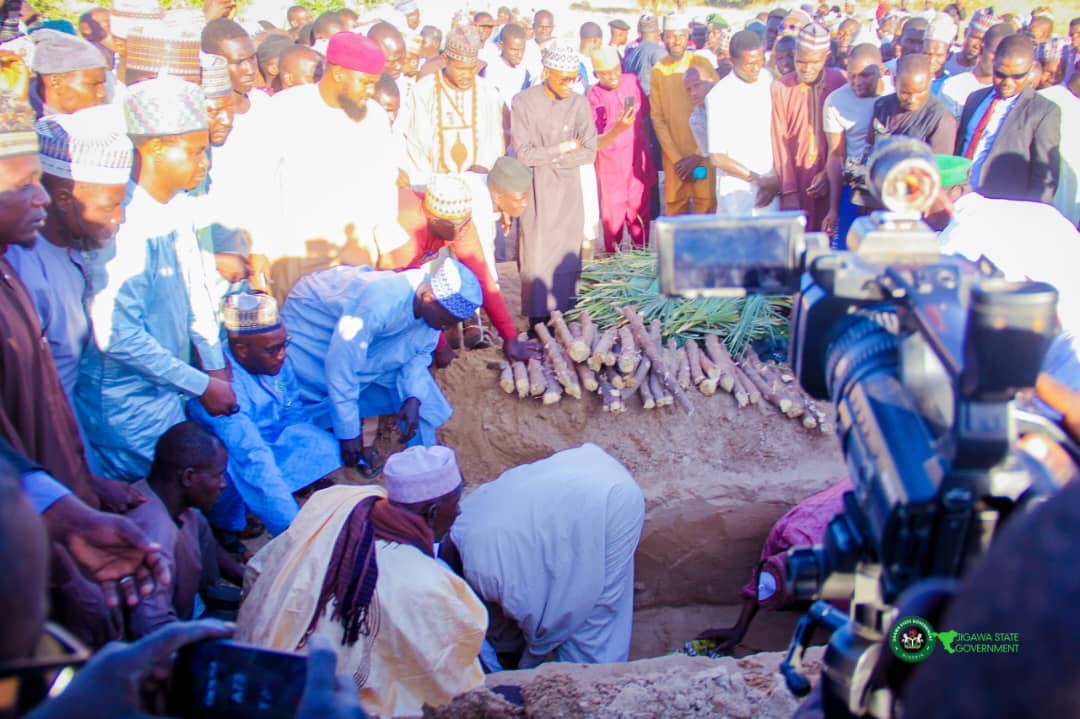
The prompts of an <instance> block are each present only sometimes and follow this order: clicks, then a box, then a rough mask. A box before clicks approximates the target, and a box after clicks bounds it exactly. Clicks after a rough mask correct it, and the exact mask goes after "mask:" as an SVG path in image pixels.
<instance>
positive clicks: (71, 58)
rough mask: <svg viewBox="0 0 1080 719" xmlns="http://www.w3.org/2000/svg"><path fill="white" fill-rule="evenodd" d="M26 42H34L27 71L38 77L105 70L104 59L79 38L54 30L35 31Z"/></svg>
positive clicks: (97, 51) (96, 50)
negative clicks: (32, 58) (30, 70)
mask: <svg viewBox="0 0 1080 719" xmlns="http://www.w3.org/2000/svg"><path fill="white" fill-rule="evenodd" d="M30 39H31V40H33V41H34V60H33V63H32V64H31V69H32V70H33V71H34V72H36V73H38V74H39V75H58V74H61V73H65V72H77V71H79V70H96V69H98V68H101V69H103V70H104V69H105V57H104V56H103V55H102V54H101V52H100V51H99V50H98V49H97V48H96V47H94V46H93V45H91V44H90V43H89V42H87V41H86V40H83V39H82V38H81V37H76V36H74V35H68V34H67V33H63V32H60V31H58V30H37V31H35V32H33V33H31V35H30Z"/></svg>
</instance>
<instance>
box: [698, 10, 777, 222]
mask: <svg viewBox="0 0 1080 719" xmlns="http://www.w3.org/2000/svg"><path fill="white" fill-rule="evenodd" d="M731 60H732V63H733V68H732V72H731V74H730V75H728V76H727V77H725V78H724V79H723V80H721V81H720V82H718V83H716V86H715V87H714V88H713V89H712V90H710V91H709V94H708V95H707V96H706V98H705V108H706V115H707V117H708V147H707V148H706V149H707V150H708V152H709V162H710V164H712V166H713V167H715V168H716V173H717V183H716V195H717V198H716V199H717V214H720V215H749V214H753V213H754V212H756V211H757V210H758V209H759V208H762V209H765V210H775V209H776V204H777V203H776V202H775V199H776V193H777V192H778V190H779V187H780V186H779V183H778V181H777V178H776V173H775V172H774V171H773V147H772V132H771V123H772V95H771V93H770V89H769V88H770V87H771V86H772V78H771V77H770V76H769V74H768V73H767V72H762V68H763V67H764V66H765V52H764V49H763V48H762V47H761V37H760V36H759V35H758V34H757V33H755V32H754V31H753V30H740V31H739V32H737V33H735V35H734V36H733V37H732V38H731Z"/></svg>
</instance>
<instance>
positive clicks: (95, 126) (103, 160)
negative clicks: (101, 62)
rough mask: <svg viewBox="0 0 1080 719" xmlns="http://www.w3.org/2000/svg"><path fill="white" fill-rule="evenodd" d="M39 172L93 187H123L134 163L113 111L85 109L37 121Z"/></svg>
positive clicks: (123, 132) (132, 152) (126, 139)
mask: <svg viewBox="0 0 1080 719" xmlns="http://www.w3.org/2000/svg"><path fill="white" fill-rule="evenodd" d="M34 128H35V130H37V135H38V144H39V145H40V147H41V150H40V158H41V169H42V171H43V172H45V174H48V175H52V176H53V177H63V178H67V179H69V180H75V181H76V182H88V183H92V184H95V185H126V184H127V182H128V180H129V179H130V178H131V165H132V162H133V160H134V159H135V153H134V149H133V148H132V146H131V140H129V139H128V136H127V128H125V127H124V124H123V122H122V121H121V118H120V114H119V113H118V112H117V111H116V108H114V107H107V106H99V107H88V108H86V109H85V110H80V111H79V112H76V113H72V114H70V115H50V116H48V117H45V118H42V119H41V120H38V122H37V124H36V125H35V126H34Z"/></svg>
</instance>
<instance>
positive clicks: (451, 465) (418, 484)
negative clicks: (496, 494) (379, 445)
mask: <svg viewBox="0 0 1080 719" xmlns="http://www.w3.org/2000/svg"><path fill="white" fill-rule="evenodd" d="M461 483H462V479H461V470H460V469H458V463H457V455H456V454H455V453H454V450H452V449H450V448H449V447H443V446H441V445H435V446H434V447H408V448H407V449H404V450H402V451H400V452H397V453H396V454H392V455H390V456H389V457H388V458H387V459H386V465H385V466H384V467H383V484H385V485H386V495H387V497H388V498H389V499H390V501H391V502H398V503H399V504H416V503H417V502H430V501H432V500H435V499H438V498H439V497H443V496H446V495H447V494H450V493H451V492H453V491H454V490H455V489H457V488H458V487H460V486H461Z"/></svg>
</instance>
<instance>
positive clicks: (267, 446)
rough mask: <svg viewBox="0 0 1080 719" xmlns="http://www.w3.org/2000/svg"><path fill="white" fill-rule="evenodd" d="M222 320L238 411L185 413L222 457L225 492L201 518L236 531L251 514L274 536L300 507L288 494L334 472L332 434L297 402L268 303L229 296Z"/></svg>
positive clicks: (284, 341) (194, 409)
mask: <svg viewBox="0 0 1080 719" xmlns="http://www.w3.org/2000/svg"><path fill="white" fill-rule="evenodd" d="M224 317H225V329H226V330H227V331H228V333H229V346H228V348H227V349H226V350H225V356H226V357H227V358H228V359H229V363H230V365H231V366H232V372H233V389H234V391H235V392H236V404H237V406H239V407H240V411H239V412H237V413H236V414H234V415H230V416H224V417H213V416H211V415H210V414H209V413H208V412H206V411H205V410H204V409H203V408H202V407H201V406H197V405H194V404H193V405H191V410H190V411H191V416H192V418H193V419H194V420H195V421H196V422H199V423H200V424H202V425H204V426H206V427H208V428H209V429H210V430H211V431H213V432H214V434H216V435H217V436H218V438H219V439H220V440H221V441H222V442H223V443H224V444H225V448H226V449H227V450H228V451H229V466H228V472H227V474H226V478H227V479H228V486H227V487H226V488H225V489H224V491H223V492H222V494H221V498H220V499H219V500H218V502H217V503H216V504H215V505H214V508H213V510H211V511H210V512H209V514H208V515H207V516H208V517H209V519H210V522H211V523H212V524H213V526H214V528H215V529H217V530H224V531H226V532H234V533H239V532H241V531H243V529H244V527H245V525H246V512H251V513H252V514H253V515H255V516H256V517H258V518H259V519H260V520H261V521H262V523H263V524H264V525H266V528H267V530H269V532H270V534H271V535H273V536H277V535H278V534H281V533H282V532H284V531H285V530H286V529H287V528H288V527H289V524H290V523H291V522H292V520H293V518H294V517H295V516H296V512H297V511H298V510H299V509H300V507H299V505H298V504H297V502H296V499H295V498H294V496H293V495H294V494H295V493H296V492H299V491H301V490H303V489H304V488H305V487H308V486H310V485H312V484H314V483H316V482H318V481H319V480H320V479H323V478H324V477H325V476H326V475H328V474H330V473H331V472H333V471H334V470H336V469H337V468H338V467H340V466H341V458H340V455H339V454H338V447H337V443H336V442H335V441H334V437H333V435H331V434H330V433H328V432H326V431H324V430H322V429H320V428H319V427H316V426H315V425H314V424H312V422H311V420H310V418H309V417H308V414H307V411H306V410H305V409H304V406H303V403H302V402H301V399H300V385H299V383H298V382H297V379H296V370H295V369H293V364H292V360H290V359H289V356H288V341H289V336H288V333H287V332H286V328H285V325H284V324H282V322H281V318H280V316H279V315H278V306H277V302H276V301H275V300H274V298H273V297H270V296H269V295H253V294H237V295H230V296H229V297H228V298H227V299H226V301H225V307H224ZM245 510H246V511H245Z"/></svg>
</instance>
